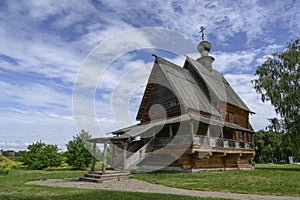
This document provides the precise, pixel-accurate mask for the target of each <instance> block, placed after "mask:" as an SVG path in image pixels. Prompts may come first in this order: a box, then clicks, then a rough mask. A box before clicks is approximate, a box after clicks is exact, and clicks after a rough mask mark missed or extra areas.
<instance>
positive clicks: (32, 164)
mask: <svg viewBox="0 0 300 200" xmlns="http://www.w3.org/2000/svg"><path fill="white" fill-rule="evenodd" d="M27 149H28V151H27V152H26V153H24V154H23V155H22V159H21V161H22V162H23V163H24V164H25V165H27V166H28V168H29V169H45V168H47V167H56V166H60V165H61V162H62V155H61V154H60V153H59V152H58V147H57V146H56V145H52V144H45V143H43V142H41V141H40V142H36V143H33V144H31V145H29V146H28V147H27Z"/></svg>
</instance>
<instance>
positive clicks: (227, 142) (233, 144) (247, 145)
mask: <svg viewBox="0 0 300 200" xmlns="http://www.w3.org/2000/svg"><path fill="white" fill-rule="evenodd" d="M187 144H191V145H193V146H201V147H207V148H219V149H246V150H254V143H252V142H245V141H237V140H231V139H222V138H217V137H208V136H194V137H192V136H190V135H182V136H175V137H173V138H169V137H163V138H155V141H154V146H165V145H187Z"/></svg>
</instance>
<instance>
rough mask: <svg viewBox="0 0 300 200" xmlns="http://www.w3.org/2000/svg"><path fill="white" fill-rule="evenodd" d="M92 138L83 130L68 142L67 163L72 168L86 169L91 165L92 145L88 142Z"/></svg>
mask: <svg viewBox="0 0 300 200" xmlns="http://www.w3.org/2000/svg"><path fill="white" fill-rule="evenodd" d="M90 138H91V135H90V134H89V132H88V131H87V132H86V131H84V130H82V131H81V132H80V133H79V134H77V135H76V136H73V140H71V141H69V142H68V144H67V152H66V153H65V156H66V157H67V160H66V162H67V163H68V164H69V165H70V166H72V167H74V168H76V169H85V168H87V167H88V166H89V164H91V160H92V157H91V153H90V151H89V150H91V144H90V143H88V142H86V141H87V140H88V139H90Z"/></svg>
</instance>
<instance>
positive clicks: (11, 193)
mask: <svg viewBox="0 0 300 200" xmlns="http://www.w3.org/2000/svg"><path fill="white" fill-rule="evenodd" d="M84 173H86V172H85V171H70V170H67V171H41V170H13V171H12V173H10V174H8V175H0V199H1V200H2V199H3V200H4V199H5V200H9V199H33V200H34V199H47V200H48V199H72V200H73V199H75V200H76V199H84V200H89V199H93V200H94V199H110V200H114V199H118V200H125V199H130V200H138V199H145V200H147V199H151V200H152V199H154V200H155V199H157V200H169V199H170V200H185V199H192V200H194V199H212V198H197V197H187V196H179V195H168V194H151V193H147V194H146V193H134V192H120V191H108V190H100V189H99V190H95V189H77V188H60V187H47V186H37V185H27V184H25V183H26V182H28V181H30V180H45V179H51V178H55V179H56V178H73V177H80V176H83V174H84Z"/></svg>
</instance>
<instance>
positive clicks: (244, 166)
mask: <svg viewBox="0 0 300 200" xmlns="http://www.w3.org/2000/svg"><path fill="white" fill-rule="evenodd" d="M236 164H237V168H238V169H239V170H251V169H253V166H252V163H249V160H238V161H237V162H236Z"/></svg>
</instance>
